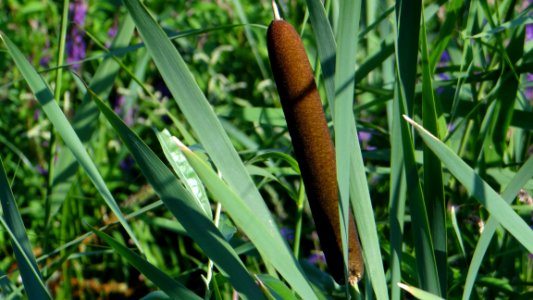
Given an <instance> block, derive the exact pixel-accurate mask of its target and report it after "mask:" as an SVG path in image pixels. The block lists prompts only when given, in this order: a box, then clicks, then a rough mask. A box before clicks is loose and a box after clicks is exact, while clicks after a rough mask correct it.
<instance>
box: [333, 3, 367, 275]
mask: <svg viewBox="0 0 533 300" xmlns="http://www.w3.org/2000/svg"><path fill="white" fill-rule="evenodd" d="M340 9H341V10H340V15H339V27H338V28H339V30H338V36H337V56H336V61H335V96H336V97H335V102H334V107H333V111H334V113H333V128H334V131H335V158H336V164H337V183H338V185H339V207H340V212H341V214H340V216H341V226H340V228H341V234H342V237H343V240H342V242H343V243H342V250H343V255H344V261H345V265H347V263H346V262H347V261H348V243H347V238H346V237H347V234H348V233H347V232H348V229H347V228H348V215H349V214H350V204H349V199H350V197H349V195H350V194H349V193H350V164H349V163H347V162H349V161H350V152H352V151H353V149H354V148H355V141H354V139H353V138H348V137H355V136H357V130H356V129H355V119H354V115H353V104H354V96H353V95H354V87H355V83H354V77H355V54H356V53H355V52H356V49H357V40H356V39H355V38H353V37H356V36H357V33H358V31H359V20H360V17H361V1H343V2H341V3H340ZM359 153H360V150H359ZM355 175H356V174H354V176H355ZM357 223H360V221H359V220H358V221H357ZM345 273H347V270H346V269H345Z"/></svg>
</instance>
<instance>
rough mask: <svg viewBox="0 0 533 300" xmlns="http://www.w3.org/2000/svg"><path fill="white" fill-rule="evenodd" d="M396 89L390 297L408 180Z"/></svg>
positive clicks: (396, 277)
mask: <svg viewBox="0 0 533 300" xmlns="http://www.w3.org/2000/svg"><path fill="white" fill-rule="evenodd" d="M399 97H400V96H399V89H398V88H397V89H396V91H395V95H394V101H393V107H392V109H390V110H391V111H392V121H391V126H390V127H391V128H390V135H389V136H390V141H391V142H390V143H391V154H390V160H391V173H390V182H391V189H390V193H389V213H390V216H389V219H390V247H391V256H390V270H391V298H392V299H393V300H399V299H400V298H401V289H400V287H399V286H398V284H399V283H401V280H402V272H401V271H402V256H403V228H404V222H405V200H406V187H407V182H406V179H405V164H404V159H403V156H404V155H403V146H402V132H401V118H400V115H401V114H400V111H401V109H400V106H401V103H400V99H399Z"/></svg>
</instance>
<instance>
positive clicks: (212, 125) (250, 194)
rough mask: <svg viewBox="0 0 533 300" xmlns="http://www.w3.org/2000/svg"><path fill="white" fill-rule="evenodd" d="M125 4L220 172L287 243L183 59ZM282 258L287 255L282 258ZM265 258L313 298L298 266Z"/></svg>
mask: <svg viewBox="0 0 533 300" xmlns="http://www.w3.org/2000/svg"><path fill="white" fill-rule="evenodd" d="M124 3H125V5H126V7H127V9H128V11H129V13H130V14H131V15H132V17H133V19H134V21H135V24H136V26H137V29H138V30H139V32H140V34H141V37H142V38H143V40H144V42H145V43H146V47H147V49H148V51H149V52H150V54H151V56H152V58H153V59H154V62H155V64H156V66H157V68H158V70H159V72H160V73H161V75H162V77H163V79H164V81H165V82H166V84H167V86H168V88H169V89H170V92H171V94H172V96H173V97H174V99H175V101H176V102H177V104H178V106H179V107H180V109H181V110H182V112H183V114H184V115H185V117H186V118H187V120H188V122H189V123H190V125H191V127H192V128H194V131H195V132H196V134H197V137H198V139H199V141H200V142H201V144H202V146H203V147H204V149H206V151H207V153H208V154H209V156H210V158H211V159H212V160H213V162H214V164H215V165H216V167H217V168H218V170H219V171H220V172H221V174H222V177H223V178H224V180H226V182H228V184H229V185H230V186H231V187H232V188H233V189H234V190H235V191H236V192H237V194H238V195H239V196H240V197H242V198H243V199H244V200H245V201H246V204H247V205H248V206H249V207H250V209H251V210H252V211H253V212H254V214H255V217H256V218H257V219H258V220H260V221H261V222H262V223H263V224H265V226H267V228H269V229H270V234H271V236H272V237H273V238H274V239H275V240H277V241H276V243H278V244H279V243H284V241H283V238H282V237H281V234H280V233H279V230H278V229H277V226H276V223H275V222H274V220H273V219H272V216H271V214H270V212H269V211H268V208H267V206H266V204H265V202H264V201H263V199H262V197H261V195H260V194H259V191H258V190H257V188H256V187H255V185H254V183H253V181H252V179H251V177H250V175H249V174H248V173H247V171H246V168H245V167H244V164H243V163H242V161H241V159H240V158H239V156H238V154H237V152H236V151H235V148H234V147H233V145H232V144H231V141H230V140H229V138H228V136H227V134H226V133H225V132H224V130H223V128H222V125H221V124H220V121H219V120H218V119H217V116H216V115H215V114H214V112H213V109H212V107H211V106H210V105H209V102H208V101H207V99H206V98H205V96H204V94H203V93H202V91H201V90H200V88H199V87H198V85H197V84H196V82H195V81H194V78H193V77H192V75H191V73H190V71H189V70H188V68H187V65H186V64H185V62H184V61H183V58H182V57H181V55H180V54H179V53H178V51H177V50H176V48H175V47H174V46H173V45H172V43H171V42H170V40H169V39H168V37H167V36H166V34H165V33H164V32H163V30H162V29H161V27H160V26H159V25H158V24H157V23H156V22H155V21H154V19H152V17H151V16H150V14H149V13H148V11H147V10H146V8H145V7H144V6H143V5H142V4H141V3H140V2H139V1H137V0H129V1H128V0H125V1H124ZM278 251H279V252H280V253H281V252H288V253H290V250H289V248H288V247H287V246H285V247H284V248H280V249H278ZM280 257H284V256H282V255H280ZM266 259H267V260H269V261H270V262H272V264H273V265H274V266H276V268H277V269H278V270H280V268H281V269H283V270H291V271H290V272H289V273H282V274H281V275H282V276H283V277H284V278H285V279H286V280H287V281H288V282H289V284H290V285H291V286H292V287H293V288H294V289H295V290H296V291H297V292H298V293H299V294H300V295H302V297H304V298H308V299H311V298H314V293H313V291H312V289H311V286H310V285H309V283H308V282H307V280H306V279H305V277H304V275H303V273H302V272H301V271H300V270H299V267H298V265H297V264H289V265H284V264H286V263H287V262H285V261H284V260H279V258H278V256H276V257H268V258H266Z"/></svg>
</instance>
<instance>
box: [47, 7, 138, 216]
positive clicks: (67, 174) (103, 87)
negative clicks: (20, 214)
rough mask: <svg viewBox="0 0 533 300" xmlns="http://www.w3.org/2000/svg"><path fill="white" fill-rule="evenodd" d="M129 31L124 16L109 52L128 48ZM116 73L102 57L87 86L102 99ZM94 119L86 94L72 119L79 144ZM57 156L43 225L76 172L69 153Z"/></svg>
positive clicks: (92, 129) (115, 66) (95, 114)
mask: <svg viewBox="0 0 533 300" xmlns="http://www.w3.org/2000/svg"><path fill="white" fill-rule="evenodd" d="M133 29H134V24H133V20H132V19H131V17H129V16H128V17H126V18H125V19H124V21H123V22H122V23H121V25H120V27H119V29H118V32H117V36H116V38H115V40H114V41H113V43H112V44H111V49H114V48H121V47H124V46H126V45H128V43H129V42H130V40H131V37H132V35H133ZM118 70H119V65H118V64H117V63H116V62H115V61H114V60H113V59H112V58H111V57H108V58H106V59H105V60H104V61H102V63H100V65H99V66H98V69H97V70H96V72H95V74H94V76H93V78H92V79H91V82H90V84H89V87H90V88H91V89H92V90H93V91H94V92H95V93H97V94H98V95H99V96H100V97H101V98H106V97H107V95H108V94H109V93H110V92H111V88H112V87H113V84H114V82H115V80H114V79H115V77H116V76H117V74H118ZM97 120H98V109H97V108H96V106H95V105H94V103H93V102H92V101H91V100H90V97H89V95H88V93H87V94H86V95H85V97H84V99H83V102H82V104H81V105H80V107H79V108H78V109H77V110H76V114H75V115H74V118H73V119H72V127H73V128H74V130H75V131H76V133H77V134H78V136H79V137H80V140H81V141H82V142H83V143H87V142H88V141H89V140H90V138H91V136H92V135H93V133H94V132H95V128H96V124H97ZM57 157H58V158H57V162H56V165H55V168H56V169H55V172H54V175H53V176H54V178H53V181H52V190H51V192H50V195H49V197H48V201H49V202H50V204H49V205H50V207H49V211H48V213H47V215H48V216H47V220H46V222H47V223H49V222H50V220H51V219H52V217H54V215H55V214H56V213H57V211H58V210H59V208H60V207H61V205H62V203H63V201H64V200H65V197H66V196H67V193H68V191H69V190H70V187H71V186H72V183H73V182H74V179H75V176H74V175H75V174H76V172H77V170H78V163H77V162H76V158H75V157H74V156H73V155H72V153H71V152H70V151H67V150H66V149H64V148H63V150H60V152H59V154H58V156H57Z"/></svg>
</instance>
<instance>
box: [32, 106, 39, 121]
mask: <svg viewBox="0 0 533 300" xmlns="http://www.w3.org/2000/svg"><path fill="white" fill-rule="evenodd" d="M40 116H41V109H40V108H37V109H36V110H35V111H34V112H33V120H35V121H38V120H39V117H40Z"/></svg>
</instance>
